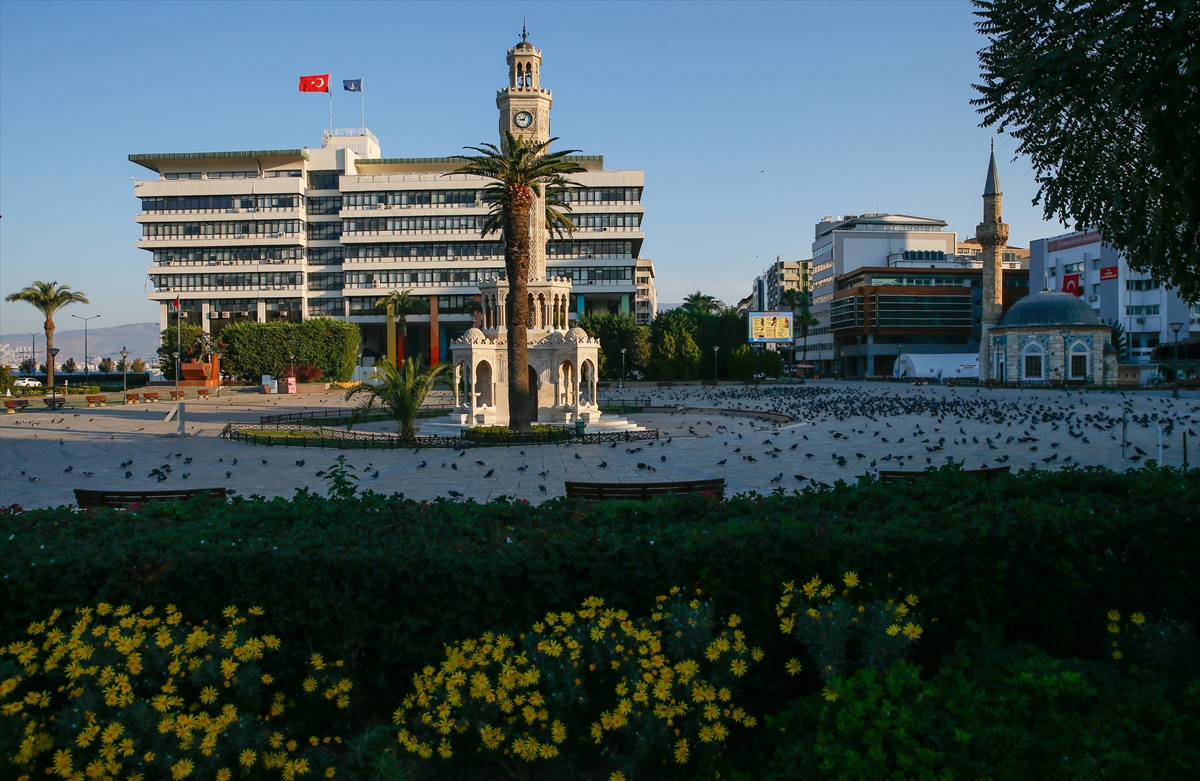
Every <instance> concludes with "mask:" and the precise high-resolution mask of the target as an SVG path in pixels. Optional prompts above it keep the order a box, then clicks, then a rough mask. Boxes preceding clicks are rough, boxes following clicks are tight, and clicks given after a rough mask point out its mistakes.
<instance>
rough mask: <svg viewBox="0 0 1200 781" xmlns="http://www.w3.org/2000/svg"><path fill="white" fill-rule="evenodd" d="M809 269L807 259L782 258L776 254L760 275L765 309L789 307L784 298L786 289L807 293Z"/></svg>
mask: <svg viewBox="0 0 1200 781" xmlns="http://www.w3.org/2000/svg"><path fill="white" fill-rule="evenodd" d="M810 270H811V266H810V263H809V261H807V260H782V259H781V258H780V257H779V256H776V258H775V262H774V263H772V264H771V265H770V266H769V267H768V268H767V270H766V271H765V272H764V273H763V275H762V279H763V281H764V283H765V287H766V289H765V292H766V307H765V310H766V311H775V310H779V311H782V310H785V309H789V308H790V307H789V305H788V303H787V302H786V301H785V300H784V295H785V293H786V292H787V291H788V290H795V291H797V292H800V293H807V292H808V291H809V283H810V281H811V278H810V276H809V272H810Z"/></svg>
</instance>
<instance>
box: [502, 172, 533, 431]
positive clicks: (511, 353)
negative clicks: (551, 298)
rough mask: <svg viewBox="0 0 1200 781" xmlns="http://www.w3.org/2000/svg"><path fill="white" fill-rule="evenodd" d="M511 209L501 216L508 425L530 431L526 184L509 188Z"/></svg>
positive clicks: (529, 193)
mask: <svg viewBox="0 0 1200 781" xmlns="http://www.w3.org/2000/svg"><path fill="white" fill-rule="evenodd" d="M510 194H511V195H510V197H511V201H510V203H511V205H512V208H511V209H508V210H506V211H505V215H504V221H505V225H504V270H505V272H506V273H507V274H508V427H509V428H510V429H512V430H513V431H531V430H532V429H533V425H532V413H531V410H530V404H529V350H528V345H527V344H526V338H527V337H526V329H527V325H526V323H527V321H528V319H529V301H528V298H529V292H528V291H529V256H530V245H531V243H532V242H531V238H532V237H531V236H530V235H529V226H530V221H531V217H532V209H533V192H532V191H531V190H530V189H529V188H528V187H523V186H517V187H513V188H511V189H510Z"/></svg>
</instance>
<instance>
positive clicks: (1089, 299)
mask: <svg viewBox="0 0 1200 781" xmlns="http://www.w3.org/2000/svg"><path fill="white" fill-rule="evenodd" d="M1099 300H1100V296H1088V301H1099Z"/></svg>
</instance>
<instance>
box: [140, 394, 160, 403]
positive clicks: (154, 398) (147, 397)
mask: <svg viewBox="0 0 1200 781" xmlns="http://www.w3.org/2000/svg"><path fill="white" fill-rule="evenodd" d="M142 398H143V399H145V400H146V401H149V402H151V403H153V402H156V401H158V391H150V392H149V393H143V394H142Z"/></svg>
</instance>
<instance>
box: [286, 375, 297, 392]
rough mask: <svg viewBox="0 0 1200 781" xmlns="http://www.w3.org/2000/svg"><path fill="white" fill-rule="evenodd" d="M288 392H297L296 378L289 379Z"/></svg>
mask: <svg viewBox="0 0 1200 781" xmlns="http://www.w3.org/2000/svg"><path fill="white" fill-rule="evenodd" d="M287 392H288V393H295V392H296V378H295V377H288V378H287Z"/></svg>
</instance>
